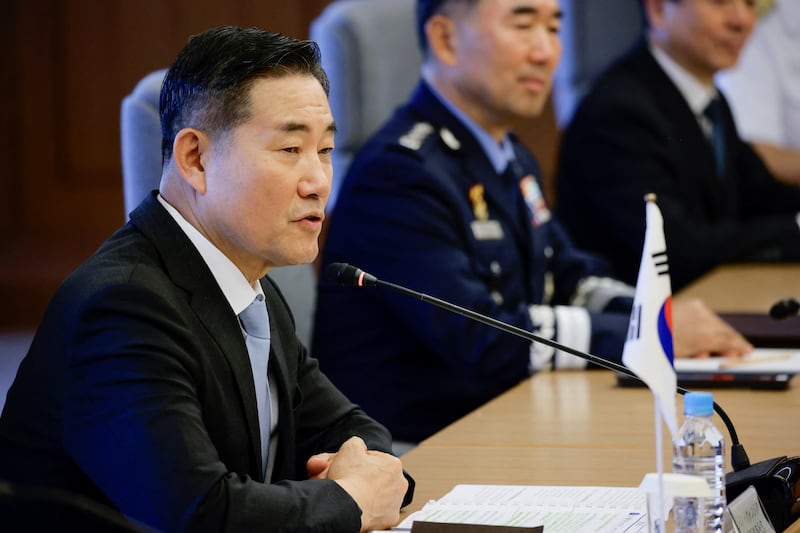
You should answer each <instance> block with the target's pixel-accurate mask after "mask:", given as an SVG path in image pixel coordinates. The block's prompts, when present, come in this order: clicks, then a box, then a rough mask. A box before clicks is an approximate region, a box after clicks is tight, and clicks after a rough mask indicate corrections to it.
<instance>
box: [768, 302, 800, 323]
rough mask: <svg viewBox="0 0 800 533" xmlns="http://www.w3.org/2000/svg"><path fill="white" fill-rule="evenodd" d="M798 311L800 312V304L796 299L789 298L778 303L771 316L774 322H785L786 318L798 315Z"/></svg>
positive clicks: (770, 312)
mask: <svg viewBox="0 0 800 533" xmlns="http://www.w3.org/2000/svg"><path fill="white" fill-rule="evenodd" d="M798 311H800V302H798V301H797V300H796V299H795V298H789V299H787V300H781V301H779V302H776V303H775V305H773V306H772V308H771V309H770V310H769V316H770V317H771V318H772V319H773V320H783V319H784V318H788V317H790V316H793V315H796V314H797V312H798Z"/></svg>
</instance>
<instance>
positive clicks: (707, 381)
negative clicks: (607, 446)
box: [617, 348, 800, 390]
mask: <svg viewBox="0 0 800 533" xmlns="http://www.w3.org/2000/svg"><path fill="white" fill-rule="evenodd" d="M675 373H676V374H677V377H678V385H679V386H681V387H685V388H687V389H697V388H722V387H749V388H754V389H772V390H775V389H778V390H780V389H786V388H788V387H789V383H790V382H791V380H792V378H793V377H794V376H795V374H798V373H800V350H798V349H796V348H756V349H755V350H753V352H752V353H750V354H749V355H747V356H746V357H743V358H741V359H729V358H724V357H712V358H708V359H686V358H681V359H675ZM617 383H618V385H620V386H644V384H643V383H642V382H640V381H639V380H637V379H635V378H632V377H630V376H627V375H625V374H620V373H618V374H617Z"/></svg>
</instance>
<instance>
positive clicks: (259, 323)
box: [239, 295, 271, 476]
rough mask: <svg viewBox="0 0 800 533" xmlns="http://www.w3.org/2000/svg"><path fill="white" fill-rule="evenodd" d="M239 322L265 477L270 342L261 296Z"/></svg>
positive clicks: (240, 314) (265, 308)
mask: <svg viewBox="0 0 800 533" xmlns="http://www.w3.org/2000/svg"><path fill="white" fill-rule="evenodd" d="M239 320H240V321H241V323H242V328H244V331H245V334H246V335H245V344H246V345H247V352H248V354H249V355H250V365H251V366H252V368H253V380H254V383H255V387H256V402H257V404H258V426H259V430H260V432H261V464H262V465H264V474H265V476H266V473H267V462H268V459H269V438H270V424H271V421H270V412H269V409H270V405H269V381H268V380H267V366H268V363H269V343H270V334H269V316H268V315H267V304H266V302H264V297H263V296H261V295H259V296H257V297H256V299H255V300H253V303H251V304H250V305H249V306H247V307H246V308H245V310H244V311H242V312H241V313H239Z"/></svg>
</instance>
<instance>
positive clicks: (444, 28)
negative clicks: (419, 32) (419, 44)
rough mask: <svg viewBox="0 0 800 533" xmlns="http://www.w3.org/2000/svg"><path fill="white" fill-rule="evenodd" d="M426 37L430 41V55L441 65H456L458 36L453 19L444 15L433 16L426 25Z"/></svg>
mask: <svg viewBox="0 0 800 533" xmlns="http://www.w3.org/2000/svg"><path fill="white" fill-rule="evenodd" d="M425 36H426V37H427V39H428V50H429V53H430V54H431V55H432V56H433V57H435V58H436V60H437V61H438V62H439V63H442V64H444V65H448V66H453V65H455V64H456V49H457V46H458V35H457V32H456V25H455V22H453V19H451V18H449V17H446V16H444V15H442V14H438V15H433V16H432V17H431V18H429V19H428V21H427V22H426V23H425Z"/></svg>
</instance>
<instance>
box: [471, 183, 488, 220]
mask: <svg viewBox="0 0 800 533" xmlns="http://www.w3.org/2000/svg"><path fill="white" fill-rule="evenodd" d="M469 201H470V202H472V212H473V213H475V220H489V208H488V207H487V206H486V200H484V198H483V184H482V183H476V184H475V185H473V186H472V187H470V188H469Z"/></svg>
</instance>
